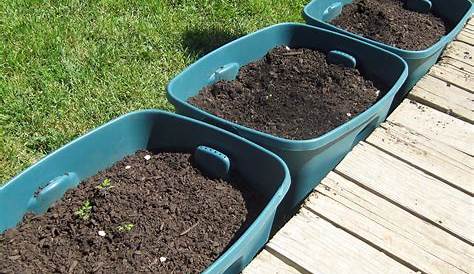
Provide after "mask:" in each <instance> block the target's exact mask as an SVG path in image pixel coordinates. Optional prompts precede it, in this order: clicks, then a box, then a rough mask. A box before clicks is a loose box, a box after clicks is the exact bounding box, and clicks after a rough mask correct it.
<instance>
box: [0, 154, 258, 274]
mask: <svg viewBox="0 0 474 274" xmlns="http://www.w3.org/2000/svg"><path fill="white" fill-rule="evenodd" d="M147 154H149V155H152V158H151V159H150V160H145V159H144V156H145V155H147ZM126 166H130V168H126ZM105 179H109V180H110V181H109V182H110V185H109V186H107V187H105V188H103V189H99V188H98V186H99V185H101V184H102V185H104V184H103V182H104V180H105ZM230 181H231V182H230V183H227V182H224V181H222V180H218V179H216V180H212V179H209V178H206V177H204V176H203V175H202V174H201V173H200V172H199V170H197V169H196V168H194V167H193V166H192V160H191V158H190V155H189V154H180V153H159V154H152V153H150V152H146V151H141V152H138V153H137V154H135V155H133V156H129V157H126V158H125V159H123V160H122V161H120V162H118V163H116V164H115V165H114V166H113V167H111V168H109V169H107V170H105V171H103V172H100V173H98V174H97V175H96V176H94V177H92V178H90V179H88V180H87V181H85V182H84V183H82V184H80V185H79V187H78V188H76V189H74V190H72V191H69V192H67V193H66V195H65V196H64V198H63V199H62V200H61V201H60V202H58V203H57V204H56V205H55V206H54V207H52V208H51V209H49V210H48V212H47V213H46V214H44V215H41V216H33V215H28V216H26V217H25V218H24V220H23V222H22V224H21V225H19V226H18V228H16V229H10V230H8V231H7V232H6V233H4V234H2V235H0V272H1V273H86V272H87V273H91V272H98V273H136V272H154V273H199V272H201V271H203V270H204V269H205V268H206V267H207V266H209V265H210V264H211V263H212V262H213V261H214V260H215V259H216V258H218V256H219V255H220V254H221V253H222V252H223V251H224V250H225V249H226V248H227V247H228V246H229V244H231V243H232V242H233V241H234V240H236V238H237V237H238V236H239V235H240V234H241V233H242V232H243V230H244V229H245V228H246V227H247V226H248V224H249V223H250V222H251V221H252V220H253V219H254V218H255V216H256V215H257V214H258V213H259V211H260V210H261V209H262V205H263V200H262V199H261V197H257V196H255V194H254V193H253V192H252V191H250V190H249V189H247V188H244V187H243V186H242V184H241V180H240V179H239V177H238V176H237V175H233V176H232V179H231V180H230ZM85 201H89V202H90V205H91V206H92V209H91V211H90V215H89V218H87V219H82V218H81V217H80V215H78V213H77V211H78V209H80V208H81V207H82V206H83V205H84V202H85ZM82 216H84V215H82ZM99 231H103V232H105V236H100V235H99V233H101V232H99Z"/></svg>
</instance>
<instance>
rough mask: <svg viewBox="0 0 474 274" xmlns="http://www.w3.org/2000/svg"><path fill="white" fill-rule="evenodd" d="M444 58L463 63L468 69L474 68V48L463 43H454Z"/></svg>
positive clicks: (445, 52)
mask: <svg viewBox="0 0 474 274" xmlns="http://www.w3.org/2000/svg"><path fill="white" fill-rule="evenodd" d="M443 56H445V57H450V58H453V59H455V60H458V61H460V62H463V63H464V64H466V66H468V67H472V66H474V60H473V58H474V47H473V46H471V45H468V44H466V43H463V42H459V41H453V42H452V43H450V44H449V45H448V46H447V48H446V50H445V51H444V54H443Z"/></svg>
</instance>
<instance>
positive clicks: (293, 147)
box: [167, 22, 408, 151]
mask: <svg viewBox="0 0 474 274" xmlns="http://www.w3.org/2000/svg"><path fill="white" fill-rule="evenodd" d="M284 26H299V27H305V28H311V29H315V30H318V31H323V32H329V33H331V34H334V35H337V36H342V37H344V38H347V39H350V40H353V41H357V42H359V43H362V44H364V45H366V46H369V47H371V48H373V49H374V50H379V51H383V52H385V53H386V54H388V55H390V56H392V57H393V58H395V59H397V60H398V61H399V62H400V63H402V64H403V67H404V69H403V72H402V73H401V75H400V77H399V78H398V80H397V81H396V82H395V83H394V84H393V86H392V87H391V88H390V90H389V91H388V92H387V93H386V94H385V95H384V96H383V97H382V98H380V99H379V100H378V101H377V102H376V103H375V104H373V105H372V106H371V107H370V108H368V109H367V110H365V111H364V112H362V113H360V114H359V115H357V116H355V117H353V118H352V119H351V120H349V121H347V122H345V123H344V124H342V125H340V126H338V127H336V128H335V129H333V130H330V131H328V132H326V133H324V134H323V135H320V136H318V137H316V138H311V139H306V140H292V139H287V138H283V137H278V136H275V135H272V134H269V133H265V132H262V131H259V130H256V129H252V128H250V127H246V126H243V125H240V124H237V123H234V122H232V121H229V120H225V119H223V118H220V117H218V116H216V115H214V114H211V113H208V112H206V111H204V110H202V109H200V108H198V107H196V106H193V105H192V104H190V103H188V102H187V101H186V100H180V99H179V98H177V97H176V96H175V95H174V94H173V92H172V90H173V85H174V82H175V81H176V79H178V78H179V77H180V76H182V75H183V74H185V73H186V71H188V70H189V69H191V68H193V67H194V66H197V65H198V64H199V63H200V62H202V61H203V59H204V58H205V56H204V57H202V58H200V59H199V60H198V61H196V62H195V63H193V64H191V65H190V66H189V67H187V68H186V69H185V70H183V71H182V72H181V73H180V74H178V75H177V76H176V77H175V78H173V80H171V82H170V83H169V84H168V86H167V96H168V99H169V100H170V101H171V103H172V104H174V105H183V106H185V107H186V108H191V109H192V110H193V111H195V112H197V113H199V114H200V115H201V116H202V117H204V118H208V119H213V120H216V121H218V122H219V123H220V124H228V125H230V126H231V127H232V129H233V130H234V132H237V134H239V135H241V136H243V137H248V136H250V135H251V136H252V137H251V139H252V141H255V142H257V143H261V144H265V145H269V146H271V147H275V148H279V149H285V150H289V151H304V150H311V149H314V148H316V147H320V146H324V145H326V144H329V143H333V142H337V141H338V140H339V139H340V138H342V137H344V135H345V134H347V133H348V132H351V131H353V130H355V129H356V128H357V127H358V126H359V125H360V124H363V123H364V122H366V121H367V120H369V119H370V118H372V116H374V115H375V114H374V113H372V111H371V109H373V108H377V107H378V106H380V105H382V104H383V103H384V102H383V101H385V100H384V99H385V98H388V97H390V96H392V95H393V96H395V95H396V93H397V92H398V90H399V89H400V87H401V86H402V84H403V83H404V82H405V80H406V78H407V77H408V65H407V63H406V62H405V61H404V60H403V59H402V58H400V57H399V56H397V55H396V54H394V53H392V52H390V51H388V50H386V49H383V48H380V47H377V46H375V45H373V44H371V43H368V42H365V41H360V40H357V39H355V38H354V37H351V36H348V35H344V34H341V33H338V32H335V31H332V30H327V29H323V28H318V27H315V26H311V25H307V24H301V23H291V22H286V23H280V24H276V25H272V26H269V27H266V28H263V29H260V30H258V31H256V32H253V33H250V34H248V35H245V36H243V37H240V38H238V39H236V40H234V41H231V42H229V43H227V44H225V45H224V46H222V47H219V48H217V49H215V50H214V51H212V52H210V53H209V54H213V53H214V52H216V51H220V50H223V49H225V48H227V47H230V45H232V44H234V43H236V42H237V41H240V40H243V39H246V38H247V37H250V36H254V35H258V34H259V33H260V32H264V31H266V30H268V29H271V28H278V27H284Z"/></svg>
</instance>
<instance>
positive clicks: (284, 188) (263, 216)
mask: <svg viewBox="0 0 474 274" xmlns="http://www.w3.org/2000/svg"><path fill="white" fill-rule="evenodd" d="M142 114H155V115H165V116H171V117H173V118H177V119H182V120H185V121H189V122H193V123H197V124H199V125H201V126H204V127H208V128H211V129H213V130H216V131H219V132H222V133H225V134H228V135H229V136H230V137H232V138H236V139H238V140H239V141H241V142H244V143H246V144H248V145H250V146H251V147H253V148H256V149H258V150H260V151H263V152H264V153H266V154H268V155H269V156H271V157H272V158H274V159H275V160H277V162H278V163H279V164H280V166H281V167H282V168H283V172H284V178H283V180H282V181H281V184H280V186H279V187H278V189H277V191H276V192H275V193H274V195H273V197H272V198H271V199H270V200H269V201H268V203H267V205H265V207H264V208H263V210H262V211H261V212H260V214H259V215H258V217H257V218H256V219H255V220H254V221H253V223H252V224H251V225H250V226H249V227H248V228H247V229H246V230H245V232H244V233H243V234H242V235H241V236H240V237H239V239H238V240H237V241H235V242H234V243H233V244H232V245H231V246H230V247H229V248H228V249H227V250H226V251H225V252H224V253H223V254H221V256H219V258H218V259H217V260H215V261H214V262H213V263H212V264H211V265H210V266H208V268H206V270H205V271H204V272H205V273H209V272H211V271H213V270H214V269H219V268H220V267H221V266H220V264H223V263H224V262H225V260H227V257H228V256H230V255H231V254H233V253H236V252H237V253H238V252H239V249H240V246H242V245H245V244H246V243H247V241H248V238H250V237H251V235H253V233H254V231H256V230H259V229H260V228H261V227H262V224H263V223H265V222H266V221H268V220H267V219H268V216H271V215H272V214H274V213H275V211H276V209H277V208H278V206H279V205H280V203H281V201H282V200H283V198H284V197H285V195H286V193H287V192H288V190H289V189H290V184H291V179H290V171H289V169H288V167H287V166H286V164H285V163H284V162H283V160H282V159H281V158H280V157H278V156H277V155H276V154H274V153H273V152H271V151H269V150H267V149H265V148H263V147H261V146H259V145H257V144H255V143H253V142H251V141H249V140H247V139H245V138H242V137H240V136H238V135H236V134H234V133H232V132H229V131H226V130H224V129H221V128H219V127H216V126H213V125H210V124H207V123H205V122H202V121H199V120H195V119H192V118H189V117H186V116H182V115H179V114H176V113H170V112H166V111H161V110H154V109H144V110H137V111H133V112H130V113H128V114H124V115H121V116H119V117H118V118H115V119H113V120H111V121H109V122H108V123H106V124H103V125H101V126H99V127H97V128H95V129H93V130H91V131H89V132H88V133H86V134H84V135H82V136H80V137H78V138H76V139H74V140H73V141H71V142H69V143H67V144H66V145H64V146H62V147H61V148H59V149H57V150H55V151H54V152H52V153H50V154H48V155H47V156H45V157H44V158H42V159H41V160H39V161H38V162H37V163H35V164H33V165H32V166H30V167H28V168H27V169H25V170H24V171H23V172H21V173H19V174H18V175H16V176H15V177H13V178H12V179H11V180H9V181H8V182H7V183H5V184H4V185H2V186H0V191H2V190H4V189H5V188H8V186H9V184H10V183H12V182H14V181H15V180H16V179H17V178H19V177H21V176H23V174H26V173H27V172H28V171H29V170H30V169H32V168H33V167H34V166H37V165H41V163H42V162H43V161H45V160H46V159H48V158H50V157H53V155H54V154H55V153H57V152H58V151H60V150H62V149H64V148H65V147H67V146H70V145H72V144H74V143H76V142H79V141H80V140H82V139H85V138H87V137H88V136H89V135H91V134H94V133H95V132H97V131H100V130H101V129H102V128H105V127H107V126H109V125H110V124H112V123H114V122H116V121H118V120H121V119H123V118H125V117H129V116H135V115H142ZM82 181H83V180H81V182H82ZM230 263H233V262H230Z"/></svg>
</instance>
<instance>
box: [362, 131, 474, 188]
mask: <svg viewBox="0 0 474 274" xmlns="http://www.w3.org/2000/svg"><path fill="white" fill-rule="evenodd" d="M366 142H368V143H370V144H372V145H374V146H376V147H378V148H380V149H382V150H383V151H386V152H388V153H390V154H392V155H395V157H396V158H400V159H402V160H403V161H405V162H408V163H410V164H411V165H413V166H415V167H417V168H420V169H422V170H424V171H425V172H427V173H429V174H430V175H433V176H435V177H437V178H440V179H442V180H444V181H446V182H448V183H449V184H450V185H453V186H454V187H456V188H458V189H461V190H463V191H465V192H467V193H468V194H470V195H473V194H474V179H473V178H474V158H473V157H471V156H469V155H467V154H465V153H463V152H460V151H458V150H456V149H454V148H453V147H451V146H448V145H446V144H443V143H441V142H438V141H436V140H431V139H430V138H428V137H426V136H424V135H421V134H419V133H418V132H415V131H413V130H410V129H408V128H406V127H403V126H400V125H397V124H393V123H390V122H386V123H383V124H382V126H381V127H379V128H377V129H376V130H375V131H374V132H373V133H372V134H371V135H370V136H369V137H368V138H367V140H366Z"/></svg>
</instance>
